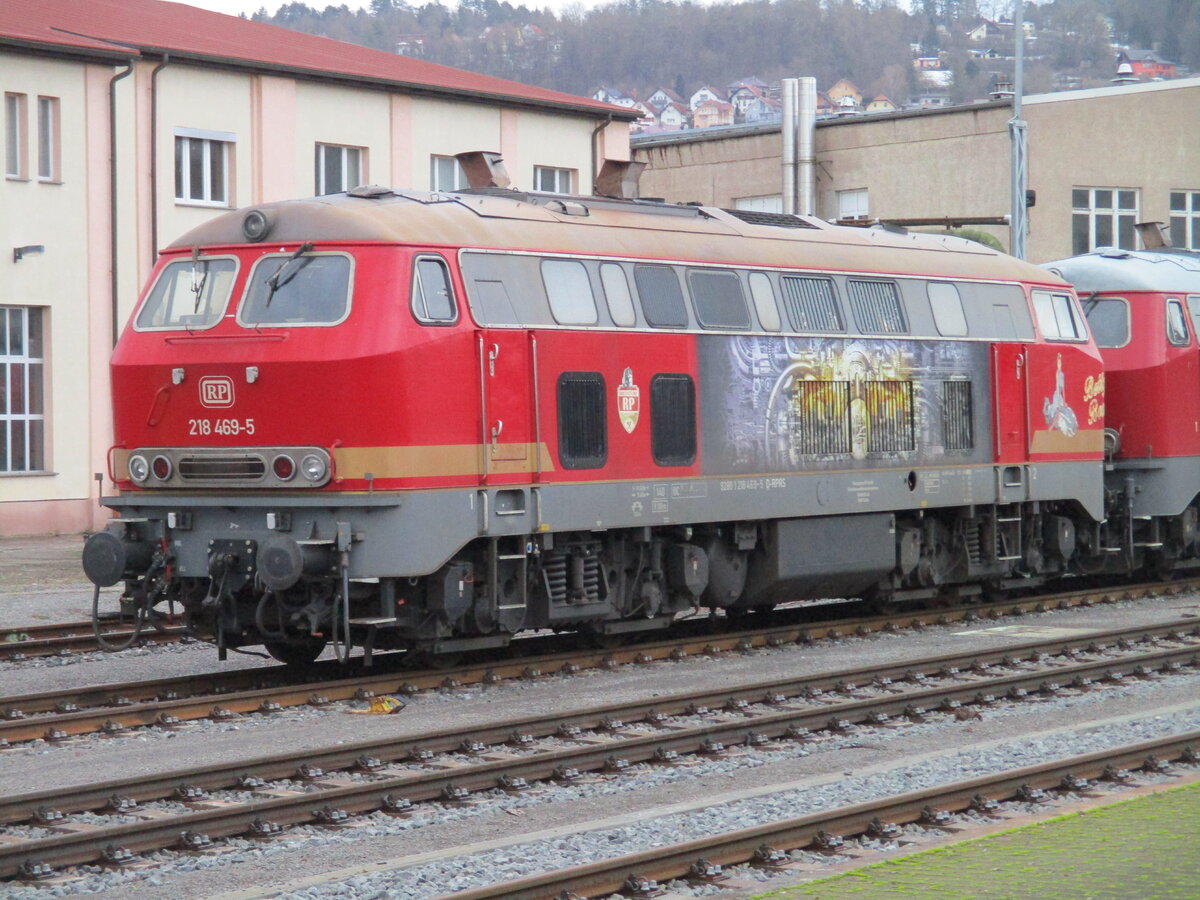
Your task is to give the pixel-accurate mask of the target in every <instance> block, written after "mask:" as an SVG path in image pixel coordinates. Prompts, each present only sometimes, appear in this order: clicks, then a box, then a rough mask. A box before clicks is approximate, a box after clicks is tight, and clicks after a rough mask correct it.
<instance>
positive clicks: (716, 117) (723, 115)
mask: <svg viewBox="0 0 1200 900" xmlns="http://www.w3.org/2000/svg"><path fill="white" fill-rule="evenodd" d="M733 123H734V109H733V104H732V103H726V102H725V101H724V100H716V99H713V100H704V101H703V102H701V103H699V104H698V105H697V106H696V109H695V110H694V111H693V112H692V127H693V128H716V127H717V126H719V125H732V124H733Z"/></svg>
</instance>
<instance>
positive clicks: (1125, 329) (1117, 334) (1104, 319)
mask: <svg viewBox="0 0 1200 900" xmlns="http://www.w3.org/2000/svg"><path fill="white" fill-rule="evenodd" d="M1083 314H1084V315H1085V316H1087V320H1088V327H1089V328H1091V329H1092V337H1094V338H1095V339H1096V346H1097V347H1104V348H1109V349H1110V348H1113V347H1124V346H1125V345H1126V344H1128V343H1129V304H1128V303H1127V302H1126V301H1125V300H1123V299H1121V298H1120V297H1099V298H1095V299H1093V298H1088V300H1087V302H1086V303H1084V305H1083Z"/></svg>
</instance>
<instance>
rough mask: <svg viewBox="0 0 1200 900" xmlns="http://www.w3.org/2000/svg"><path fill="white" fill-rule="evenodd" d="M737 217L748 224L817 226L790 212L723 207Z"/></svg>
mask: <svg viewBox="0 0 1200 900" xmlns="http://www.w3.org/2000/svg"><path fill="white" fill-rule="evenodd" d="M721 212H727V213H729V215H731V216H733V217H734V218H735V219H741V220H742V221H743V222H745V223H747V224H748V225H774V226H775V227H776V228H816V227H817V226H816V225H814V224H812V222H806V221H805V220H804V219H802V218H800V217H799V216H793V215H790V214H789V213H772V212H759V211H758V210H754V209H723V210H721Z"/></svg>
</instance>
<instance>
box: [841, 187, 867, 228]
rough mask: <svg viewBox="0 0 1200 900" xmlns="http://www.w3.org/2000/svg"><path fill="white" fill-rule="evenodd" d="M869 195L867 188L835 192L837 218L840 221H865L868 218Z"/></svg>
mask: <svg viewBox="0 0 1200 900" xmlns="http://www.w3.org/2000/svg"><path fill="white" fill-rule="evenodd" d="M870 199H871V198H870V194H869V193H868V190H867V188H851V189H849V190H846V191H838V192H837V217H838V220H839V221H840V220H841V219H858V220H861V219H866V218H869V216H870V209H871V203H870Z"/></svg>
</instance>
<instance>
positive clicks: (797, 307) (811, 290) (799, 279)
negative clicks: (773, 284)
mask: <svg viewBox="0 0 1200 900" xmlns="http://www.w3.org/2000/svg"><path fill="white" fill-rule="evenodd" d="M779 283H780V285H781V286H782V288H783V306H784V309H786V310H787V314H788V318H789V319H791V320H792V328H794V329H795V330H796V331H845V330H846V324H845V322H843V321H842V310H841V308H840V307H839V305H838V300H837V293H836V292H835V291H834V288H833V281H832V280H831V279H829V278H813V277H809V276H800V275H784V276H783V277H782V278H780V279H779Z"/></svg>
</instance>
